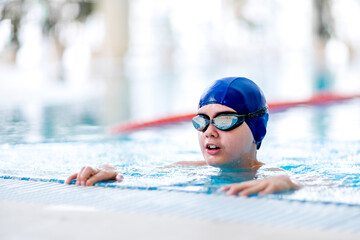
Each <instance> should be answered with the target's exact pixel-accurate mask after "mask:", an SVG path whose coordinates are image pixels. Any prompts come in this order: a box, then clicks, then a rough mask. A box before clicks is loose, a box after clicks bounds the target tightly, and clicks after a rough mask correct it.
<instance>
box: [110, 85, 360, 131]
mask: <svg viewBox="0 0 360 240" xmlns="http://www.w3.org/2000/svg"><path fill="white" fill-rule="evenodd" d="M355 98H360V94H353V95H340V94H335V93H330V92H323V93H318V94H316V95H314V96H313V97H311V98H309V99H306V100H301V101H284V102H270V103H268V106H269V110H270V111H272V112H273V111H282V110H286V109H288V108H292V107H296V106H301V105H321V104H327V103H332V102H340V101H345V100H351V99H355ZM195 115H196V113H189V114H182V115H175V116H169V117H164V118H158V119H154V120H150V121H132V122H124V123H120V124H117V125H114V126H111V127H110V128H109V132H110V133H113V134H118V133H125V132H131V131H136V130H139V129H142V128H146V127H155V126H162V125H166V124H173V123H177V122H182V121H189V120H191V119H192V118H193V117H194V116H195Z"/></svg>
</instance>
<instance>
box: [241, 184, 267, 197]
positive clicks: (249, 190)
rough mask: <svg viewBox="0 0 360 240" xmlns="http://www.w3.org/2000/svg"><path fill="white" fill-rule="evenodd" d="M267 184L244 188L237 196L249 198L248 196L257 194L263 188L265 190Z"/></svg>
mask: <svg viewBox="0 0 360 240" xmlns="http://www.w3.org/2000/svg"><path fill="white" fill-rule="evenodd" d="M266 186H267V183H266V182H259V184H257V185H255V186H252V187H249V188H246V189H244V190H243V191H241V192H240V193H239V196H249V195H250V194H254V193H258V192H260V191H261V190H263V189H264V188H266Z"/></svg>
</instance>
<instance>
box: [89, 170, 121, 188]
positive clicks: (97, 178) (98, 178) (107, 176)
mask: <svg viewBox="0 0 360 240" xmlns="http://www.w3.org/2000/svg"><path fill="white" fill-rule="evenodd" d="M115 177H116V172H113V173H109V172H98V173H97V174H95V175H94V176H92V177H90V178H89V179H88V180H87V181H86V183H85V186H92V185H94V183H96V182H99V181H102V180H109V179H114V178H115Z"/></svg>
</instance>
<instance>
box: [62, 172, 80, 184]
mask: <svg viewBox="0 0 360 240" xmlns="http://www.w3.org/2000/svg"><path fill="white" fill-rule="evenodd" d="M77 175H78V174H77V173H74V174H73V175H70V176H69V177H68V178H67V179H66V180H65V184H70V182H71V181H72V180H73V179H75V178H77Z"/></svg>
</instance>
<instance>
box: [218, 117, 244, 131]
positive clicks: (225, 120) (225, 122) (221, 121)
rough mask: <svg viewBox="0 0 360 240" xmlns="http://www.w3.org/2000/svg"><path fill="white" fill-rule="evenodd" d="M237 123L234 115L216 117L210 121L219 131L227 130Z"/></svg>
mask: <svg viewBox="0 0 360 240" xmlns="http://www.w3.org/2000/svg"><path fill="white" fill-rule="evenodd" d="M237 121H238V117H236V116H234V115H223V116H218V117H216V118H214V119H213V120H212V124H214V126H215V127H217V128H218V129H220V130H227V129H229V128H231V127H233V126H234V125H235V124H236V122H237Z"/></svg>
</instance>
